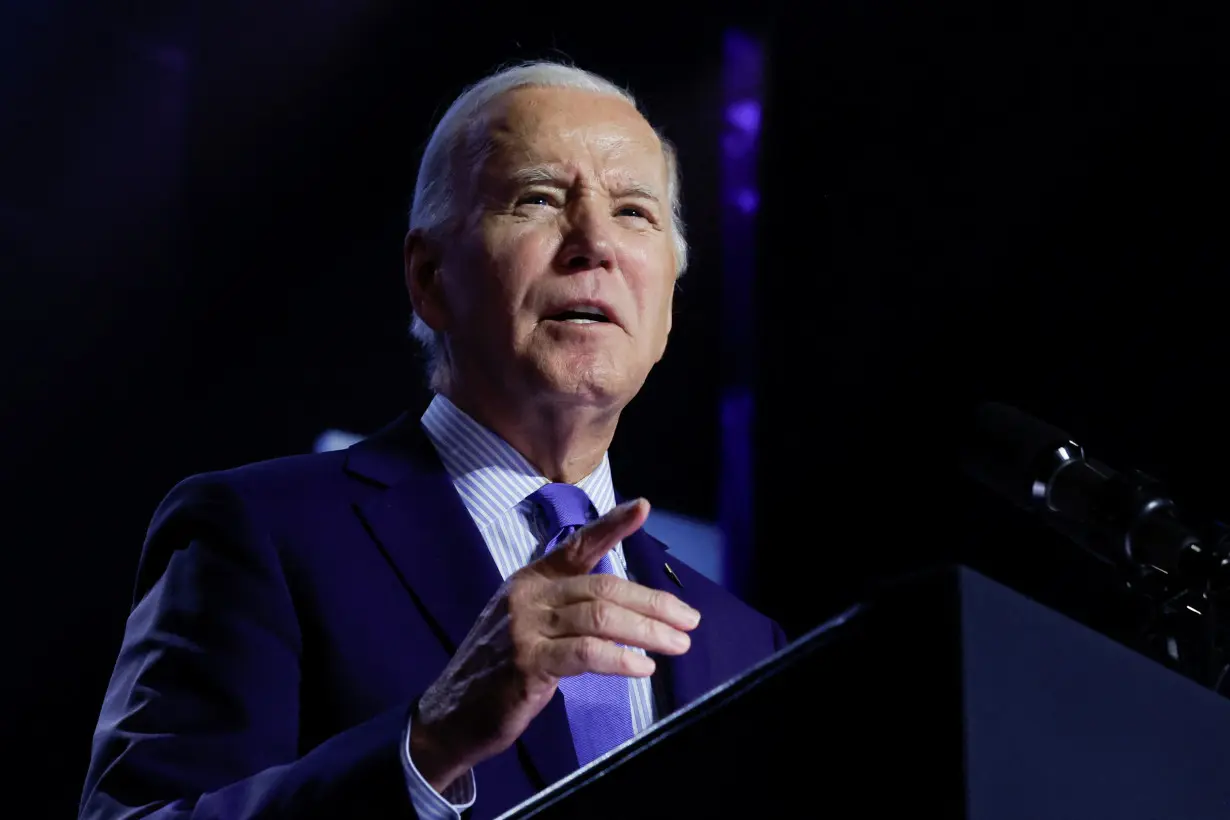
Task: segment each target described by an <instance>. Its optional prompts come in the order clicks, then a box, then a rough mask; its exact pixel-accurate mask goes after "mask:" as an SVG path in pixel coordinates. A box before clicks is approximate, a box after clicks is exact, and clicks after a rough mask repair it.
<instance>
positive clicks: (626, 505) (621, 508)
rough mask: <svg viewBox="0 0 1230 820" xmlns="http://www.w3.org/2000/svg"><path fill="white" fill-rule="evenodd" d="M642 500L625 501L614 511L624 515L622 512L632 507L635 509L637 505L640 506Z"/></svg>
mask: <svg viewBox="0 0 1230 820" xmlns="http://www.w3.org/2000/svg"><path fill="white" fill-rule="evenodd" d="M644 500H645V499H643V498H634V499H632V500H631V501H625V502H624V503H622V504H620V505H619V506H618V507H616V508H615V509H616V510H618V511H619V512H621V513H624V512H627V511H628V510H630V509H632V508H633V507H635V506H636V505H637V504H640V503H641V502H642V501H644Z"/></svg>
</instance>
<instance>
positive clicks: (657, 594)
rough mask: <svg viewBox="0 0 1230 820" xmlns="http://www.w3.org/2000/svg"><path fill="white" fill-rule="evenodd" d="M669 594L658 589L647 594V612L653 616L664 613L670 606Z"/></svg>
mask: <svg viewBox="0 0 1230 820" xmlns="http://www.w3.org/2000/svg"><path fill="white" fill-rule="evenodd" d="M670 599H671V594H670V593H669V592H665V591H663V590H660V589H655V590H653V591H652V592H650V593H649V611H650V612H653V613H654V614H658V615H660V614H662V613H664V612H666V610H667V607H668V606H670Z"/></svg>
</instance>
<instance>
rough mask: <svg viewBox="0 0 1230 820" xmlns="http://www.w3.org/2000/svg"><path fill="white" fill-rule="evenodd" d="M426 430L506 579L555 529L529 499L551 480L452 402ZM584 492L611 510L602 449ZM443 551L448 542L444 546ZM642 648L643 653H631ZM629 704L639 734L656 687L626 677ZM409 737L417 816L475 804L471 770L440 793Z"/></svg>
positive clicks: (618, 564) (407, 763)
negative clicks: (548, 528) (417, 763)
mask: <svg viewBox="0 0 1230 820" xmlns="http://www.w3.org/2000/svg"><path fill="white" fill-rule="evenodd" d="M422 423H423V429H424V430H425V431H426V433H427V436H428V438H430V439H431V442H432V444H433V445H435V448H436V452H438V453H439V454H440V460H441V461H442V462H443V463H444V469H445V470H446V471H448V474H449V477H450V478H452V480H453V486H454V487H455V488H456V489H457V494H458V495H459V496H461V501H462V503H463V504H464V505H465V508H466V509H467V510H468V511H469V513H470V517H471V518H473V519H474V524H475V525H476V526H477V527H478V531H479V533H481V534H482V537H483V541H485V542H486V544H487V549H488V550H490V552H491V559H492V560H493V561H494V562H495V565H496V568H497V569H499V571H500V577H502V578H504V579H507V578H508V576H510V575H512V574H513V573H514V572H516V571H517V570H518V569H520V568H521V567H523V566H525V565H526V564H528V563H530V562H531V561H533V560H535V559H536V558H539V557H541V556H542V554H543V550H544V548H545V546H546V542H547V541H548V540H549V538H550V537H551V535H553V534H554V533H546V532H542V531H541V530H540V526H539V522H538V516H536V515H535V514H534V505H533V502H531V501H530V500H529V496H530V495H531V494H533V493H534V491H535V490H537V489H538V488H539V487H542V486H543V485H545V484H548V483H549V482H548V480H547V478H546V477H545V476H543V475H542V474H541V473H539V472H538V470H536V469H535V468H534V467H533V466H532V465H530V463H529V462H528V461H526V459H525V457H524V456H522V455H521V454H520V453H519V452H517V451H516V450H515V449H513V447H512V445H510V444H509V443H508V442H506V441H504V440H503V439H502V438H500V437H499V436H497V435H496V434H495V433H493V432H492V431H490V430H488V429H487V428H486V427H483V426H482V425H481V424H479V423H478V422H476V421H475V420H474V419H472V418H470V417H469V416H468V415H466V414H465V413H464V412H462V411H461V410H460V409H458V408H457V406H456V405H454V404H453V403H452V402H451V401H449V400H448V399H447V398H445V397H444V396H441V395H437V396H436V397H435V398H434V399H433V400H432V402H431V404H430V405H429V406H428V407H427V412H426V413H424V414H423V419H422ZM577 487H579V488H580V489H582V490H584V491H585V494H586V495H587V496H589V500H590V501H591V502H593V505H594V509H595V510H597V511H598V514H599V515H606V514H607V513H608V512H610V511H611V510H612V509H614V507H615V488H614V486H613V485H612V483H611V465H610V461H609V459H608V458H607V455H606V454H605V453H604V454H603V455H602V461H601V463H599V465H598V466H597V468H595V469H594V471H593V472H592V473H590V474H589V475H587V476H585V478H583V479H581V480H580V481H578V482H577ZM440 547H441V548H442V549H445V548H447V545H445V544H441V545H440ZM611 556H612V558H613V560H612V561H611V564H612V566H613V568H614V574H615V575H617V576H619V577H620V578H627V577H628V566H627V564H626V563H625V561H624V554H623V545H622V544H619V545H617V546H616V547H615V548H614V549H613V550H612V551H611ZM636 651H640V650H636ZM628 708H629V709H630V710H631V713H632V728H633V731H635V732H637V733H640V732H642V731H644V730H645V728H646V727H648V726H649V725H650V724H651V723H653V720H654V714H653V690H652V687H651V684H650V679H649V678H628ZM408 744H409V735H408V734H407V742H406V743H405V744H403V757H402V763H403V765H404V768H405V769H406V783H407V785H408V787H409V789H410V799H411V802H412V803H413V804H414V808H415V811H416V812H418V816H419V817H420V818H423V819H424V820H428V818H430V820H437V818H440V819H441V820H444V818H449V819H450V820H451V819H452V818H460V817H461V812H462V811H464V810H465V809H467V808H469V807H470V806H472V805H473V804H474V800H475V797H476V788H475V783H474V774H473V772H470V773H469V774H467V775H466V776H465V777H462V778H459V779H458V780H457V782H455V783H453V784H452V785H451V786H449V787H448V788H447V789H446V790H445V794H440V793H439V792H437V791H436V790H435V789H433V788H431V786H430V785H429V784H428V783H427V781H426V780H424V779H423V777H422V776H421V775H420V774H419V773H418V770H417V769H415V768H414V764H413V762H411V760H410V752H409V745H408Z"/></svg>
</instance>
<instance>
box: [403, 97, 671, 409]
mask: <svg viewBox="0 0 1230 820" xmlns="http://www.w3.org/2000/svg"><path fill="white" fill-rule="evenodd" d="M487 124H488V131H487V136H488V139H489V143H488V148H489V150H488V151H486V152H485V153H484V154H483V159H482V161H481V163H480V164H479V166H478V167H477V169H476V171H475V174H474V178H473V181H472V187H471V190H470V194H471V196H470V204H471V206H472V207H471V209H470V217H469V219H468V220H466V222H465V224H464V226H463V227H462V228H461V229H460V235H459V236H458V237H456V241H455V242H453V243H451V244H448V245H447V246H445V247H442V248H440V249H439V250H438V267H437V269H436V271H435V273H434V275H432V276H429V277H424V278H421V281H420V285H421V286H420V287H419V294H418V296H417V297H415V294H414V289H415V286H414V284H413V283H412V288H411V289H412V297H413V298H414V300H415V302H416V304H415V307H416V311H417V312H418V314H419V315H420V316H421V317H422V318H423V319H424V321H426V322H427V323H428V324H429V325H431V326H432V327H433V328H435V329H437V330H440V331H443V332H444V333H445V334H446V336H447V337H448V340H449V353H450V357H451V359H452V362H453V375H452V377H451V379H452V381H453V382H454V383H455V384H456V385H457V387H458V389H465V386H466V385H470V386H471V387H475V386H478V385H481V386H482V388H481V389H482V390H483V391H484V392H486V393H488V394H494V396H493V397H494V398H495V399H496V400H513V401H519V400H520V399H522V398H526V397H528V398H530V399H531V400H533V399H544V398H545V399H548V400H552V401H556V402H560V401H563V402H575V403H579V404H588V405H595V406H602V407H616V408H619V407H622V406H623V405H624V404H626V403H627V402H628V401H629V400H631V398H632V397H633V396H634V395H635V394H636V392H637V391H638V390H639V389H640V387H641V385H642V384H643V383H644V381H645V378H646V376H647V375H648V374H649V370H650V369H651V368H652V367H653V365H654V364H655V363H656V362H657V361H658V360H659V359H660V358H661V357H662V354H663V352H664V351H665V348H666V340H667V335H668V333H669V332H670V326H671V299H672V294H673V291H674V282H675V259H674V248H673V243H672V235H671V222H670V203H669V199H668V188H667V168H666V162H665V158H664V155H663V152H662V147H661V144H660V142H659V141H658V138H657V136H656V135H655V134H654V131H653V129H652V128H651V127H650V125H649V124H648V123H647V122H646V121H645V120H644V118H642V117H641V115H640V114H639V113H637V111H636V109H635V108H633V107H632V106H631V105H629V104H628V103H626V102H624V101H623V100H621V99H619V98H617V97H612V96H608V95H601V94H594V93H590V92H586V91H578V90H572V89H538V88H527V89H518V90H516V91H513V92H510V93H508V94H506V95H504V97H502V98H501V99H500V100H499V101H497V102H496V103H495V104H493V105H492V106H491V107H490V109H489V111H488V114H487Z"/></svg>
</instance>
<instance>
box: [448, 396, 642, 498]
mask: <svg viewBox="0 0 1230 820" xmlns="http://www.w3.org/2000/svg"><path fill="white" fill-rule="evenodd" d="M460 387H461V386H460V385H457V384H450V385H449V386H448V387H447V388H445V389H444V390H441V391H440V392H441V393H443V394H444V396H445V397H447V398H448V400H449V401H451V402H452V403H453V404H455V405H456V406H457V407H458V409H460V410H462V411H463V412H464V413H465V414H466V415H468V416H469V417H470V418H472V419H474V420H475V421H477V422H478V423H479V424H481V425H483V426H484V427H486V428H487V429H488V430H491V431H492V432H494V433H495V434H496V435H498V436H499V437H500V438H502V439H504V440H505V441H507V442H508V443H509V444H510V445H512V447H513V449H515V450H516V451H517V452H519V453H520V454H521V455H522V456H524V457H525V459H526V461H528V462H529V463H530V464H532V465H533V466H534V467H535V468H536V469H537V470H538V471H539V472H541V473H542V474H543V475H544V476H546V477H547V479H548V480H550V481H561V482H565V483H568V484H576V483H577V482H578V481H580V480H581V479H583V478H585V476H587V475H589V474H590V473H592V472H593V471H594V470H595V469H597V467H598V465H599V464H601V463H602V457H603V455H604V454H605V453H606V451H607V449H608V448H609V447H610V446H611V439H613V438H614V437H615V427H616V425H617V424H618V422H619V411H618V410H611V409H603V408H596V407H590V406H578V405H575V404H567V403H564V402H559V401H555V402H552V401H546V400H544V401H539V402H532V403H528V404H527V403H518V402H514V401H501V400H498V399H494V400H490V401H484V400H483V398H482V397H481V396H477V395H474V394H473V393H472V392H470V391H467V390H464V389H460Z"/></svg>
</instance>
